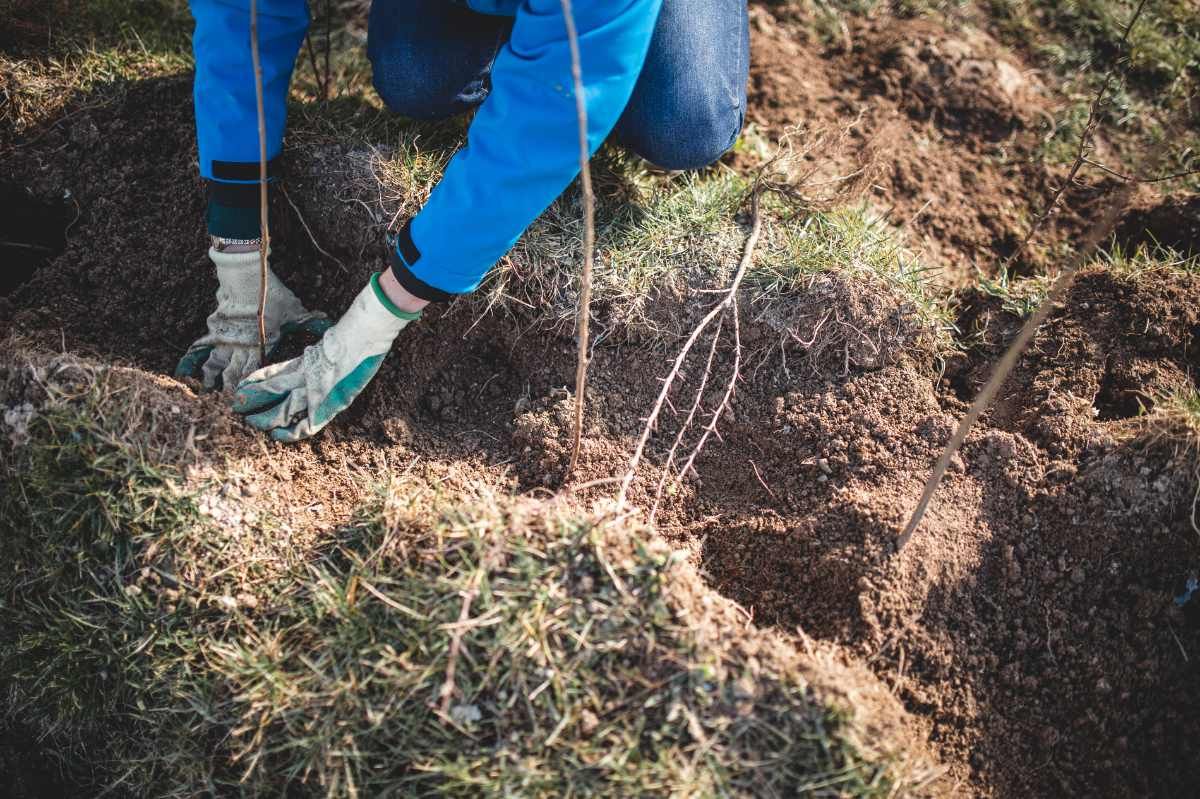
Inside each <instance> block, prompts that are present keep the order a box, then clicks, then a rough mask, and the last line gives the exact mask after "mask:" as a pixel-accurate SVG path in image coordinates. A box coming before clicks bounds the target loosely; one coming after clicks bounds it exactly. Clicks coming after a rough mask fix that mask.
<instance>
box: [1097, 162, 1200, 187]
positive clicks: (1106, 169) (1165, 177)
mask: <svg viewBox="0 0 1200 799" xmlns="http://www.w3.org/2000/svg"><path fill="white" fill-rule="evenodd" d="M1083 162H1084V163H1085V164H1087V165H1088V166H1094V167H1096V168H1097V169H1099V170H1100V171H1101V172H1107V173H1108V174H1110V175H1112V176H1113V177H1114V178H1120V179H1121V180H1128V181H1133V182H1134V183H1162V182H1164V181H1168V180H1178V179H1179V178H1186V177H1188V176H1189V175H1195V174H1198V173H1200V168H1197V169H1188V170H1185V171H1183V172H1174V173H1172V174H1170V175H1160V176H1159V177H1156V178H1139V177H1138V176H1137V175H1126V174H1124V173H1121V172H1118V171H1117V170H1115V169H1113V168H1111V167H1108V166H1105V165H1104V164H1102V163H1100V162H1099V161H1093V160H1092V159H1090V158H1084V159H1083Z"/></svg>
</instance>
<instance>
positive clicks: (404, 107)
mask: <svg viewBox="0 0 1200 799" xmlns="http://www.w3.org/2000/svg"><path fill="white" fill-rule="evenodd" d="M371 67H372V75H371V83H372V84H374V86H375V91H376V92H377V93H378V94H379V98H380V99H381V100H383V103H384V105H386V106H387V107H388V109H389V110H390V111H392V112H394V113H397V114H400V115H401V116H406V117H409V118H411V119H445V118H447V117H452V116H455V115H456V114H461V113H463V112H464V111H466V110H467V109H468V108H469V107H470V106H468V105H466V104H465V103H463V102H462V99H461V97H460V92H459V91H456V90H454V89H443V88H442V87H438V86H435V85H430V84H428V83H420V82H418V81H414V80H412V78H411V77H409V78H408V79H407V80H406V79H405V78H404V77H403V75H402V74H401V73H402V70H399V69H396V68H395V65H394V64H389V63H388V62H387V61H384V60H383V59H380V58H372V59H371Z"/></svg>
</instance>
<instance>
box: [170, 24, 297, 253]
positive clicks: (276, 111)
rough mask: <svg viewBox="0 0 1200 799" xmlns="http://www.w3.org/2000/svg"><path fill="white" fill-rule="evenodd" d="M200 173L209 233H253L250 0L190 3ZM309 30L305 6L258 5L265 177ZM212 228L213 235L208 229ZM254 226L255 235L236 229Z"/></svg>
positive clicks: (254, 111) (272, 169)
mask: <svg viewBox="0 0 1200 799" xmlns="http://www.w3.org/2000/svg"><path fill="white" fill-rule="evenodd" d="M191 10H192V17H193V18H194V19H195V21H196V27H195V32H194V33H193V35H192V49H193V51H194V54H195V59H196V78H195V85H194V95H195V107H196V139H197V142H198V145H199V151H200V175H201V176H202V177H204V178H206V179H208V180H209V181H211V182H212V183H211V187H210V188H211V192H210V200H209V229H210V231H211V232H214V233H218V234H219V235H225V236H231V237H241V236H240V235H239V234H244V235H245V237H251V236H257V235H258V221H257V216H258V198H257V191H258V188H257V186H258V170H259V163H258V162H259V143H258V104H257V101H256V98H255V86H254V65H253V61H252V59H251V55H250V0H191ZM307 29H308V5H307V3H306V2H305V0H258V43H259V56H260V60H261V63H262V72H263V115H264V117H265V119H266V128H267V159H268V173H269V174H272V175H273V174H275V173H276V171H277V168H276V167H277V163H276V159H277V158H278V156H279V151H280V149H281V148H282V145H283V129H284V124H285V122H286V117H287V94H288V86H289V84H290V83H291V78H292V68H293V66H294V65H295V63H296V55H297V53H299V51H300V45H301V43H302V42H303V41H304V34H305V32H306V31H307ZM214 223H215V226H216V227H217V228H220V229H218V230H214ZM247 225H252V227H253V230H252V231H251V230H245V231H242V230H241V227H244V226H247Z"/></svg>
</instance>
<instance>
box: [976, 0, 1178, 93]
mask: <svg viewBox="0 0 1200 799" xmlns="http://www.w3.org/2000/svg"><path fill="white" fill-rule="evenodd" d="M1136 5H1137V3H1136V2H1134V1H1133V0H1067V2H1057V0H989V3H988V4H987V8H988V11H989V12H990V15H991V17H992V18H993V19H994V20H995V21H996V23H997V24H998V25H999V27H1000V29H1001V31H1002V32H1004V33H1005V34H1006V35H1007V36H1008V38H1010V39H1011V40H1012V41H1014V42H1016V43H1019V44H1024V45H1027V46H1032V47H1033V48H1034V50H1035V51H1036V52H1038V53H1039V54H1040V55H1042V56H1043V57H1044V58H1046V59H1047V61H1048V62H1049V63H1051V64H1053V65H1054V66H1055V67H1056V68H1057V69H1059V70H1060V71H1061V72H1063V73H1064V74H1065V73H1068V72H1071V71H1074V70H1079V69H1091V70H1095V71H1097V72H1103V71H1104V70H1107V69H1108V68H1110V67H1111V66H1113V65H1114V64H1116V62H1117V59H1118V58H1120V56H1121V55H1122V53H1121V47H1120V43H1121V39H1122V37H1123V36H1124V35H1125V25H1126V23H1128V22H1129V20H1130V18H1131V17H1132V15H1133V11H1134V8H1135V7H1136ZM1128 71H1129V75H1130V77H1131V79H1132V80H1133V81H1134V83H1135V85H1137V86H1138V87H1139V88H1142V89H1144V90H1146V91H1148V92H1169V93H1175V92H1184V93H1186V92H1187V91H1189V90H1190V89H1191V88H1192V87H1194V86H1195V84H1196V81H1197V80H1198V79H1200V21H1198V20H1197V16H1196V8H1195V4H1194V3H1192V2H1190V0H1157V1H1156V2H1149V3H1147V5H1146V8H1145V10H1144V11H1143V12H1142V16H1141V18H1140V19H1139V20H1138V23H1137V25H1136V26H1135V27H1134V29H1133V31H1132V33H1131V34H1130V37H1129V48H1128Z"/></svg>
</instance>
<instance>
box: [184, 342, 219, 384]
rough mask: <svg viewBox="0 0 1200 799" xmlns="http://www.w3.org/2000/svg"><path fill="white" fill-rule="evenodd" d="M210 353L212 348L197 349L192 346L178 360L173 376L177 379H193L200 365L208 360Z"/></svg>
mask: <svg viewBox="0 0 1200 799" xmlns="http://www.w3.org/2000/svg"><path fill="white" fill-rule="evenodd" d="M212 351H213V348H212V347H209V346H202V347H197V346H195V345H193V346H192V347H190V348H189V349H188V351H187V352H185V353H184V354H183V357H182V358H180V359H179V364H178V365H177V366H176V367H175V376H176V377H179V378H183V377H195V376H196V372H197V371H198V370H199V369H200V364H202V363H204V362H205V361H206V360H208V356H209V354H210V353H211V352H212Z"/></svg>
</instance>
